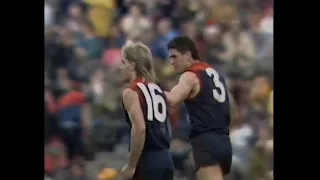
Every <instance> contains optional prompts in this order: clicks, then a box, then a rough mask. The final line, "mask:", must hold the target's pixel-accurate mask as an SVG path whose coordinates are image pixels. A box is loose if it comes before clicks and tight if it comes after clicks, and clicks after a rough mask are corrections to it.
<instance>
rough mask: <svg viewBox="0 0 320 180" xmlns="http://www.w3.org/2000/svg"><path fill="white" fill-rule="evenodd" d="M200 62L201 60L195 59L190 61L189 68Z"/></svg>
mask: <svg viewBox="0 0 320 180" xmlns="http://www.w3.org/2000/svg"><path fill="white" fill-rule="evenodd" d="M198 62H200V61H199V60H194V59H192V60H190V61H188V63H187V67H190V66H192V65H194V64H196V63H198Z"/></svg>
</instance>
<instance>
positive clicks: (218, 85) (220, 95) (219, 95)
mask: <svg viewBox="0 0 320 180" xmlns="http://www.w3.org/2000/svg"><path fill="white" fill-rule="evenodd" d="M206 73H207V75H208V76H209V77H211V78H212V81H213V84H214V86H215V89H213V98H214V99H215V100H217V101H218V102H219V103H223V102H225V101H226V89H225V88H224V85H223V83H222V82H221V81H220V76H219V74H218V73H217V71H215V70H214V69H212V68H207V69H206ZM217 89H219V90H220V92H219V91H218V90H217Z"/></svg>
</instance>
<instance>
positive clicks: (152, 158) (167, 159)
mask: <svg viewBox="0 0 320 180" xmlns="http://www.w3.org/2000/svg"><path fill="white" fill-rule="evenodd" d="M140 164H141V165H143V164H145V165H148V167H150V166H153V167H154V168H168V167H171V166H173V161H172V154H171V152H170V151H169V150H158V151H143V152H142V154H141V157H140Z"/></svg>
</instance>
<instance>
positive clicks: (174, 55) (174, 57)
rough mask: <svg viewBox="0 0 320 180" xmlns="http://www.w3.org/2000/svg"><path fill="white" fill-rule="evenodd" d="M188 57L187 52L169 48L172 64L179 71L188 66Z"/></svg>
mask: <svg viewBox="0 0 320 180" xmlns="http://www.w3.org/2000/svg"><path fill="white" fill-rule="evenodd" d="M188 57H189V56H188V54H187V53H184V54H181V53H180V52H179V51H177V50H176V49H169V58H170V64H171V65H172V66H173V68H174V70H175V71H176V72H177V73H181V72H183V71H184V70H185V69H186V68H187V67H188V66H187V61H188Z"/></svg>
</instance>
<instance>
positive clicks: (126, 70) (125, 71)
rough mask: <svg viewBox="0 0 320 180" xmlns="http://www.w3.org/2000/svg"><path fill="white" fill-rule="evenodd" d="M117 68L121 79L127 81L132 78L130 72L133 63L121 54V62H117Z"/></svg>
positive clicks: (132, 68) (132, 69)
mask: <svg viewBox="0 0 320 180" xmlns="http://www.w3.org/2000/svg"><path fill="white" fill-rule="evenodd" d="M119 69H120V71H121V74H122V77H123V80H124V81H125V82H129V81H130V80H131V78H132V74H133V73H132V72H133V71H134V65H133V63H131V62H130V61H128V60H127V59H126V58H125V57H124V56H122V59H121V63H120V64H119Z"/></svg>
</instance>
